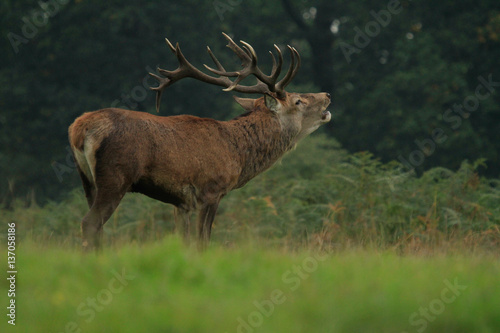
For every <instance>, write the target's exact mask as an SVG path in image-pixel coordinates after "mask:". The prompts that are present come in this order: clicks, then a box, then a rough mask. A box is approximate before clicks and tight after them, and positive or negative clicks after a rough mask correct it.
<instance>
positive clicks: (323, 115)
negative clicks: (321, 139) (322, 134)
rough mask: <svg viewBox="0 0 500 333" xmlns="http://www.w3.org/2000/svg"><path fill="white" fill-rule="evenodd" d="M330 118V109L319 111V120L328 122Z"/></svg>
mask: <svg viewBox="0 0 500 333" xmlns="http://www.w3.org/2000/svg"><path fill="white" fill-rule="evenodd" d="M330 119H332V114H331V113H330V111H328V110H325V111H323V112H322V113H321V121H324V122H328V121H330Z"/></svg>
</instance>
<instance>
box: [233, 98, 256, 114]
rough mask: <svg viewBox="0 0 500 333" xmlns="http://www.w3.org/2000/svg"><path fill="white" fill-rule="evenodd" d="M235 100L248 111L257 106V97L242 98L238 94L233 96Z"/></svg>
mask: <svg viewBox="0 0 500 333" xmlns="http://www.w3.org/2000/svg"><path fill="white" fill-rule="evenodd" d="M233 98H234V100H235V101H236V103H238V104H239V105H241V107H242V108H243V109H245V110H247V111H252V110H253V109H254V107H255V101H256V99H253V98H241V97H237V96H233Z"/></svg>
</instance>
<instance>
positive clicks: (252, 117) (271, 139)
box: [229, 111, 299, 187]
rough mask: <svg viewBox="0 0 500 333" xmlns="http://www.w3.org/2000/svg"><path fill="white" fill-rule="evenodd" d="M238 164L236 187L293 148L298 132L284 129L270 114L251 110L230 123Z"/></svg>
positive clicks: (287, 128)
mask: <svg viewBox="0 0 500 333" xmlns="http://www.w3.org/2000/svg"><path fill="white" fill-rule="evenodd" d="M229 124H230V125H231V126H232V127H233V129H234V130H233V133H234V134H235V135H234V138H233V141H232V143H233V145H234V146H235V148H236V151H237V155H238V156H239V160H240V161H241V174H240V179H239V181H238V187H241V186H243V185H244V184H245V183H246V182H248V181H249V180H250V179H252V178H254V177H255V176H257V175H258V174H259V173H261V172H263V171H265V170H267V169H268V168H269V167H271V166H272V165H273V164H274V163H275V162H276V161H278V160H279V159H280V158H281V157H282V156H283V155H284V154H285V153H286V152H287V151H289V150H290V149H292V148H293V146H294V141H295V140H294V139H295V137H296V136H297V134H298V132H299V131H298V129H294V128H291V127H289V126H285V125H284V124H282V123H281V122H280V120H279V119H278V117H276V116H274V115H272V114H270V113H269V112H262V111H252V112H250V113H248V114H246V115H244V116H241V117H238V118H235V119H233V120H231V121H230V122H229Z"/></svg>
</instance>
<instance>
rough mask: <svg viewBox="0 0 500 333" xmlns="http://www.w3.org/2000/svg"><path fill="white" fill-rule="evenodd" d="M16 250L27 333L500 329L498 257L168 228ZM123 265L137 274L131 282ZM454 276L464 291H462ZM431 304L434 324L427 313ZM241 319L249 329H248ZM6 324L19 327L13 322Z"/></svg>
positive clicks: (20, 315) (20, 317)
mask: <svg viewBox="0 0 500 333" xmlns="http://www.w3.org/2000/svg"><path fill="white" fill-rule="evenodd" d="M1 255H2V257H5V253H4V252H2V253H1ZM17 256H18V282H17V295H16V304H17V309H18V310H17V311H18V312H17V321H16V323H17V324H16V330H15V331H17V332H30V333H35V332H43V333H46V332H73V331H74V332H79V331H78V329H81V332H405V331H406V332H419V331H418V329H421V328H424V325H425V332H440V333H442V332H453V333H457V332H467V333H469V332H498V331H499V330H500V316H499V309H500V288H498V277H499V276H500V264H499V261H498V257H494V256H493V255H491V254H476V255H467V256H463V255H451V256H450V255H447V256H443V255H434V256H399V255H397V254H395V253H394V252H393V251H376V250H372V251H368V250H366V249H364V250H363V249H351V250H349V251H340V252H336V253H330V254H325V253H320V252H314V251H308V250H306V249H301V250H297V251H290V250H289V249H285V248H283V247H281V248H280V247H266V246H261V247H256V246H255V244H253V245H252V244H240V246H238V247H230V248H228V247H224V246H221V245H212V246H211V247H210V248H209V249H208V250H207V251H205V252H202V253H200V252H198V251H196V250H195V249H194V248H192V247H186V246H185V245H183V244H182V242H180V241H179V240H178V239H177V238H176V237H171V236H169V237H166V238H165V239H164V240H162V241H160V242H150V243H148V244H143V245H138V244H129V245H126V246H122V247H111V248H108V249H106V250H104V251H103V253H101V254H99V255H97V256H96V255H94V254H88V255H85V254H82V253H81V252H80V251H79V250H78V249H74V248H70V247H67V248H60V247H56V246H48V245H46V244H45V245H40V244H37V243H34V242H32V241H25V242H22V243H21V244H20V246H19V249H18V254H17ZM113 272H117V273H118V274H123V273H124V274H125V276H127V278H126V279H125V280H124V281H125V282H124V284H122V283H121V282H119V280H117V279H116V278H115V273H113ZM445 281H448V282H449V283H451V284H454V283H455V282H456V283H457V284H458V285H460V286H466V289H465V290H458V291H455V292H456V293H457V295H454V294H453V291H447V290H446V289H447V288H448V287H447V282H445ZM110 283H111V287H110ZM6 287H7V284H6V280H5V279H4V280H3V282H2V289H5V288H6ZM1 293H2V295H5V291H4V290H2V292H1ZM443 295H444V296H443ZM110 296H111V297H110ZM443 297H444V299H445V300H446V301H447V303H445V302H444V301H443ZM89 299H90V300H91V299H96V304H97V305H96V306H97V308H96V309H97V310H92V309H93V308H92V307H91V306H90V305H89V304H90V303H88V302H89ZM451 299H453V300H451ZM271 300H273V302H274V303H271V302H272V301H271ZM90 302H91V301H90ZM255 303H258V304H260V305H261V307H260V309H259V306H258V305H255ZM270 304H273V305H272V306H271V305H270ZM429 307H430V310H428V311H429V313H428V315H429V316H430V317H428V318H430V320H425V318H426V317H424V315H421V314H419V312H420V311H421V310H420V309H421V308H429ZM4 311H5V310H4ZM414 313H416V315H415V314H414ZM412 316H414V317H413V319H412V320H413V321H411V322H410V318H411V317H412ZM242 321H244V322H245V323H246V324H247V325H249V326H246V328H239V326H240V325H244V324H241V322H242ZM412 323H413V325H412ZM68 325H69V326H68ZM72 325H74V326H72ZM2 326H3V327H4V328H2V331H3V332H8V331H14V330H12V329H10V330H5V326H7V324H6V320H5V318H4V320H3V323H2Z"/></svg>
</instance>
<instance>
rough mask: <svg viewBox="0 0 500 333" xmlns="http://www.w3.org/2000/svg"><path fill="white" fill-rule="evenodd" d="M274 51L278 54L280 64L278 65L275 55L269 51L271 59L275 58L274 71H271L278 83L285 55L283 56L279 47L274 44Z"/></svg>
mask: <svg viewBox="0 0 500 333" xmlns="http://www.w3.org/2000/svg"><path fill="white" fill-rule="evenodd" d="M274 49H275V50H276V51H277V52H278V63H276V59H274V54H273V53H272V52H271V51H269V53H270V54H271V57H272V58H273V69H272V70H271V78H272V79H273V80H274V82H276V79H278V76H280V73H281V67H282V66H283V55H282V54H281V50H280V48H279V47H278V45H276V44H274Z"/></svg>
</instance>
